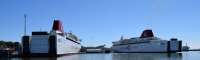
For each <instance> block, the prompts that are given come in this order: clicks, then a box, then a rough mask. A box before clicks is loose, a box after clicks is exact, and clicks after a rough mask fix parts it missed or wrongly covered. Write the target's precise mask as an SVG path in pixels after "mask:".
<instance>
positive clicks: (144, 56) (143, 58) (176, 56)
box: [112, 53, 182, 60]
mask: <svg viewBox="0 0 200 60" xmlns="http://www.w3.org/2000/svg"><path fill="white" fill-rule="evenodd" d="M112 59H113V60H182V53H113V54H112Z"/></svg>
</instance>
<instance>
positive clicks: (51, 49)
mask: <svg viewBox="0 0 200 60" xmlns="http://www.w3.org/2000/svg"><path fill="white" fill-rule="evenodd" d="M80 49H81V44H80V40H79V38H78V37H76V36H75V35H74V34H72V33H71V32H69V33H64V30H63V26H62V23H61V22H60V21H59V20H54V23H53V28H52V30H51V31H50V32H49V33H48V32H45V31H36V32H32V36H23V37H22V55H23V56H60V55H65V54H72V53H79V51H80Z"/></svg>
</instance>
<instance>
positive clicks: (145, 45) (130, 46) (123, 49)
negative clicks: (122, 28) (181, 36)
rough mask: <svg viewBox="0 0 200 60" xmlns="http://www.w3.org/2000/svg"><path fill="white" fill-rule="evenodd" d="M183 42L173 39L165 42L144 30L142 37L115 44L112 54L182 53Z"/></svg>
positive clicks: (150, 31) (123, 40)
mask: <svg viewBox="0 0 200 60" xmlns="http://www.w3.org/2000/svg"><path fill="white" fill-rule="evenodd" d="M181 48H182V41H180V40H178V39H176V38H171V40H163V39H161V38H158V37H155V36H154V35H153V32H152V30H150V29H147V30H144V31H143V33H142V35H141V36H140V37H135V38H130V39H123V38H121V39H120V40H119V41H116V42H113V46H112V47H111V50H112V52H118V53H161V52H181V50H182V49H181Z"/></svg>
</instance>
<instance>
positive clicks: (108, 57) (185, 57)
mask: <svg viewBox="0 0 200 60" xmlns="http://www.w3.org/2000/svg"><path fill="white" fill-rule="evenodd" d="M199 59H200V51H194V52H181V53H171V54H169V53H88V54H74V55H67V56H61V57H57V58H49V57H37V58H36V57H34V58H1V59H0V60H199Z"/></svg>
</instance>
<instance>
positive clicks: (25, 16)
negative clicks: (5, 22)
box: [24, 14, 27, 36]
mask: <svg viewBox="0 0 200 60" xmlns="http://www.w3.org/2000/svg"><path fill="white" fill-rule="evenodd" d="M26 18H27V15H26V14H24V36H25V35H26V20H27V19H26Z"/></svg>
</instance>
